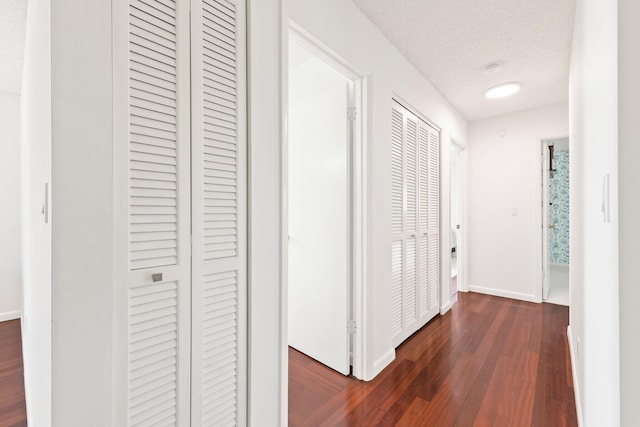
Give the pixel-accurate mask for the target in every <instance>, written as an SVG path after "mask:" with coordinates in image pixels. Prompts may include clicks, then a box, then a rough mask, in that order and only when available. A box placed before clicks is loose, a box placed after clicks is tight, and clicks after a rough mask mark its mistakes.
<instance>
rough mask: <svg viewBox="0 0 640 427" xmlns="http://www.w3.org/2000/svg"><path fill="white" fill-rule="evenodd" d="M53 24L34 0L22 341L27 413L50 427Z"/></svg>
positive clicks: (26, 108) (27, 81) (25, 115)
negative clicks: (48, 193)
mask: <svg viewBox="0 0 640 427" xmlns="http://www.w3.org/2000/svg"><path fill="white" fill-rule="evenodd" d="M50 22H51V15H50V7H49V0H30V1H29V4H28V6H27V27H26V38H25V55H24V73H23V78H22V94H21V116H22V121H21V136H22V147H21V155H22V159H21V160H22V164H21V165H22V167H21V168H22V236H23V237H22V243H23V245H22V254H23V269H22V271H23V282H24V312H23V319H22V322H23V324H22V327H23V335H22V341H23V355H24V376H25V392H26V400H27V417H28V420H29V424H30V425H32V426H45V427H46V426H48V425H50V424H51V222H49V224H45V222H44V215H43V214H42V213H41V211H42V207H43V204H44V186H45V182H51V37H50V34H51V25H50ZM50 219H51V218H50Z"/></svg>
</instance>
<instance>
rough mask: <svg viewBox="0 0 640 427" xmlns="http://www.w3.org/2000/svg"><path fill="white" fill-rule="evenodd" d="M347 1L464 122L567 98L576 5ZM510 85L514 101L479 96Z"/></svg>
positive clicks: (547, 0)
mask: <svg viewBox="0 0 640 427" xmlns="http://www.w3.org/2000/svg"><path fill="white" fill-rule="evenodd" d="M353 1H354V3H355V4H356V6H358V8H360V10H362V12H364V14H365V15H367V16H368V17H369V19H371V21H373V23H374V24H375V25H376V26H378V28H380V30H381V31H382V32H383V33H384V34H385V35H386V36H387V38H389V40H391V42H392V43H393V44H394V45H395V46H396V47H397V48H398V49H399V50H400V51H401V52H402V53H403V54H404V56H405V57H406V58H407V59H408V60H409V61H410V62H411V63H412V64H414V66H415V67H416V68H417V69H418V70H419V71H420V72H421V73H422V74H423V75H424V76H425V77H426V78H427V79H428V80H429V81H431V83H433V85H434V86H435V87H436V88H437V89H438V90H439V91H440V92H441V93H442V95H443V96H444V97H445V98H447V99H448V100H449V102H450V103H451V104H452V105H453V106H454V107H455V108H457V109H458V111H460V112H461V113H462V114H463V115H464V116H465V117H466V118H467V119H468V120H476V119H480V118H485V117H490V116H496V115H501V114H506V113H510V112H515V111H520V110H525V109H529V108H535V107H542V106H546V105H551V104H557V103H561V102H566V101H567V99H568V90H569V89H568V82H569V55H570V50H571V38H572V33H573V19H574V14H575V0H353ZM495 61H501V62H503V63H504V67H503V69H502V71H499V72H496V73H491V74H485V73H483V71H482V68H483V67H484V66H485V65H487V64H489V63H491V62H495ZM512 81H516V82H520V83H522V89H521V90H520V92H518V93H517V94H516V95H513V96H512V97H509V98H503V99H485V98H484V92H485V91H486V90H487V89H488V88H490V87H492V86H495V85H497V84H500V83H504V82H512Z"/></svg>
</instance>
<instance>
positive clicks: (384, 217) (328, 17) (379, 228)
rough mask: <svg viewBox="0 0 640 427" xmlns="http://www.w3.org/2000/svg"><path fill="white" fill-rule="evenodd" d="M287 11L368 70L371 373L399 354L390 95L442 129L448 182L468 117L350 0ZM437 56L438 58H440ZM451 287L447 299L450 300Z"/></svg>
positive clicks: (293, 5) (292, 3) (445, 224)
mask: <svg viewBox="0 0 640 427" xmlns="http://www.w3.org/2000/svg"><path fill="white" fill-rule="evenodd" d="M287 7H288V16H289V17H290V18H291V19H292V20H293V21H294V22H295V23H296V24H298V25H299V26H301V27H302V28H303V29H304V30H306V31H308V32H309V33H310V34H311V35H312V36H313V37H315V38H317V39H318V40H319V41H320V42H321V43H323V44H324V45H325V46H326V47H328V48H329V49H331V50H333V51H334V52H335V53H336V54H337V55H339V56H340V57H342V58H343V59H344V60H346V62H347V63H349V64H350V65H351V66H352V67H355V68H356V70H358V71H359V72H360V73H361V74H362V75H364V76H366V77H367V87H366V92H367V105H366V112H364V114H365V115H366V123H367V128H366V141H367V142H366V150H367V167H368V174H367V180H368V183H367V211H368V214H367V221H368V224H367V232H368V235H367V240H368V242H367V255H366V263H367V272H366V274H367V277H366V279H365V283H366V285H365V288H366V289H365V304H366V310H367V312H368V313H369V315H368V318H367V319H366V324H365V325H363V329H364V338H365V345H366V353H367V359H366V360H365V363H364V364H365V367H364V368H365V369H364V377H365V378H366V379H371V378H373V377H374V376H375V375H377V374H378V373H379V372H380V371H381V370H382V369H383V368H384V367H385V366H386V365H387V364H389V363H390V362H391V361H392V360H393V358H394V357H395V351H394V348H393V344H392V337H391V307H390V301H391V286H390V283H391V161H390V160H389V159H390V158H391V144H390V142H389V141H391V119H390V115H391V102H392V101H391V100H392V97H393V96H398V97H399V98H400V99H402V100H403V101H404V102H405V103H406V104H408V105H407V107H411V108H412V109H413V110H414V112H417V113H419V114H421V115H423V116H425V117H426V118H427V119H429V120H431V121H432V122H433V123H435V124H436V125H438V126H440V127H441V128H442V139H443V146H442V150H441V153H442V158H441V164H442V171H443V179H442V182H441V185H442V188H444V189H448V188H449V176H448V173H449V144H450V141H451V140H452V139H455V140H456V142H457V143H458V144H460V145H462V146H466V141H467V123H466V121H465V120H464V119H463V118H462V117H461V116H460V114H459V113H458V112H456V111H455V110H454V109H453V108H452V107H451V106H450V105H449V104H448V103H447V102H446V100H445V99H444V98H443V97H442V96H441V95H440V94H439V93H438V92H437V90H436V89H435V88H434V87H433V86H432V85H431V84H430V83H429V82H428V81H427V80H426V79H425V78H424V77H423V76H422V75H421V74H420V73H419V72H418V71H417V70H416V69H415V68H414V67H413V66H412V65H411V64H410V63H409V62H408V61H407V60H406V59H405V58H404V57H403V56H402V55H401V54H400V52H399V51H398V50H397V49H395V48H394V47H393V46H392V45H391V43H390V42H389V41H388V40H387V39H386V38H385V37H384V36H383V35H382V33H381V32H380V31H379V30H378V29H377V28H376V27H375V26H374V25H373V24H372V23H371V21H369V20H368V19H367V18H366V17H365V16H364V15H363V14H362V12H360V10H359V9H357V8H356V6H355V5H354V4H353V3H352V2H349V1H341V0H325V1H314V0H289V2H288V5H287ZM434 60H437V58H434ZM448 196H449V195H448V191H443V192H442V200H441V203H442V211H441V218H442V230H445V232H444V233H442V248H443V257H442V258H443V259H442V264H441V265H442V276H443V279H442V280H443V283H445V284H446V287H447V289H448V286H449V279H450V278H449V275H450V274H449V265H450V264H449V263H450V257H449V253H450V250H449V249H447V248H450V246H449V240H450V233H449V232H448V230H450V225H449V197H448ZM449 293H450V292H448V291H446V292H444V293H443V295H442V304H444V305H448V304H450V296H449Z"/></svg>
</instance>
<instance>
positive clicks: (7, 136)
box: [0, 91, 22, 315]
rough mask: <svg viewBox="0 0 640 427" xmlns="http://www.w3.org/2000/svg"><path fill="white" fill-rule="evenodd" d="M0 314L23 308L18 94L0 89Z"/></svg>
mask: <svg viewBox="0 0 640 427" xmlns="http://www.w3.org/2000/svg"><path fill="white" fill-rule="evenodd" d="M0 201H2V208H1V214H0V239H1V240H2V245H0V315H2V314H7V313H9V312H16V311H18V312H19V311H20V310H22V266H21V258H22V257H21V254H20V250H21V249H20V248H21V246H22V243H21V233H20V223H21V219H20V211H21V209H20V96H19V95H16V94H13V93H9V92H2V91H0Z"/></svg>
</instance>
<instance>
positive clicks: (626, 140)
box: [618, 0, 640, 426]
mask: <svg viewBox="0 0 640 427" xmlns="http://www.w3.org/2000/svg"><path fill="white" fill-rule="evenodd" d="M639 21H640V2H638V1H637V0H619V2H618V25H619V27H618V28H619V33H618V55H619V59H618V67H619V68H618V79H619V80H618V96H619V100H618V108H619V110H618V126H619V129H618V132H619V134H618V138H619V139H618V161H619V166H618V167H619V188H618V190H619V202H620V205H619V209H620V225H619V226H620V231H621V233H620V242H619V253H620V372H621V373H622V375H621V376H620V386H621V387H620V399H621V402H620V419H621V425H623V426H633V425H634V424H636V423H637V422H638V402H640V365H639V364H638V360H640V340H639V339H638V325H640V310H638V301H640V287H639V286H638V278H639V277H640V263H639V262H638V257H639V256H640V249H639V247H638V242H640V222H638V212H640V198H639V197H638V183H639V182H640V168H638V165H639V164H640V144H638V136H639V135H640V120H639V119H640V116H639V115H638V112H640V98H639V97H638V94H640V81H639V80H638V76H640V60H639V59H640V57H638V54H637V52H638V40H639V39H640V28H639V27H638V22H639Z"/></svg>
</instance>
